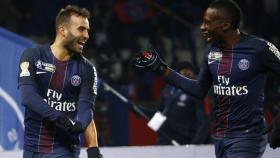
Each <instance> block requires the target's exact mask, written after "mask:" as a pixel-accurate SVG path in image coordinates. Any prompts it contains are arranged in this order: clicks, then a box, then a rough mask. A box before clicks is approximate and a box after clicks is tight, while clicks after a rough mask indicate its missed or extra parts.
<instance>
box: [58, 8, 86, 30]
mask: <svg viewBox="0 0 280 158" xmlns="http://www.w3.org/2000/svg"><path fill="white" fill-rule="evenodd" d="M73 14H75V15H77V16H82V17H86V18H89V17H90V13H89V11H88V10H87V9H86V8H80V7H79V6H76V5H67V6H66V7H65V8H62V9H60V11H59V13H58V14H57V16H56V21H55V27H56V28H57V27H58V26H59V25H61V24H67V23H68V22H69V18H70V17H71V16H72V15H73Z"/></svg>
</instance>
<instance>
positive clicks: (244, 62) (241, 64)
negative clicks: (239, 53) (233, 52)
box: [238, 59, 250, 70]
mask: <svg viewBox="0 0 280 158" xmlns="http://www.w3.org/2000/svg"><path fill="white" fill-rule="evenodd" d="M238 67H239V69H240V70H247V69H249V67H250V62H249V61H248V60H247V59H241V60H240V61H239V63H238Z"/></svg>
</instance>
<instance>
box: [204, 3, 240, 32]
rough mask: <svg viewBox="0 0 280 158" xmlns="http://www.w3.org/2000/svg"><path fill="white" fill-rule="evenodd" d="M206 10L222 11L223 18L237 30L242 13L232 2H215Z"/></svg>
mask: <svg viewBox="0 0 280 158" xmlns="http://www.w3.org/2000/svg"><path fill="white" fill-rule="evenodd" d="M208 8H215V9H219V10H223V11H224V13H225V16H226V18H227V19H228V20H230V21H231V25H232V27H233V28H235V29H236V28H239V26H240V21H241V18H242V11H241V8H240V7H239V5H238V4H237V3H236V2H235V1H233V0H216V1H214V2H212V3H211V4H210V5H209V7H208Z"/></svg>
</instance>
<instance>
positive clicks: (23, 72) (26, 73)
mask: <svg viewBox="0 0 280 158" xmlns="http://www.w3.org/2000/svg"><path fill="white" fill-rule="evenodd" d="M28 67H29V62H22V63H21V64H20V69H21V73H20V74H19V77H25V76H30V72H29V70H28Z"/></svg>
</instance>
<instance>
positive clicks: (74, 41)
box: [64, 32, 83, 54]
mask: <svg viewBox="0 0 280 158" xmlns="http://www.w3.org/2000/svg"><path fill="white" fill-rule="evenodd" d="M78 41H79V37H75V36H74V35H73V34H72V33H71V32H69V34H68V37H67V39H66V41H65V42H64V48H65V49H66V50H67V51H69V52H70V53H71V54H81V53H82V52H83V48H78V47H77V45H78Z"/></svg>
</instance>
